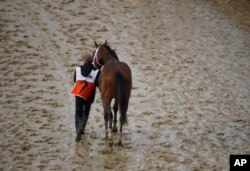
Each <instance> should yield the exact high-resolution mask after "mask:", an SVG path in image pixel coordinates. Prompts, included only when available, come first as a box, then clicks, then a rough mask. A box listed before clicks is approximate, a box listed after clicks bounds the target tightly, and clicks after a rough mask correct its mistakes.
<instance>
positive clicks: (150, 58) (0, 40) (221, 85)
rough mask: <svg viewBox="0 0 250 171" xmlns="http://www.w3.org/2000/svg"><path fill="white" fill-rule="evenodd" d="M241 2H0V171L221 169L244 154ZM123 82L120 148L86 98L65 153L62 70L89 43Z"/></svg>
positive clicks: (249, 122)
mask: <svg viewBox="0 0 250 171" xmlns="http://www.w3.org/2000/svg"><path fill="white" fill-rule="evenodd" d="M249 16H250V3H249V1H247V0H239V1H233V0H227V1H221V0H211V1H197V0H180V1H172V0H159V1H151V0H145V1H140V0H124V1H122V2H120V1H118V2H117V1H114V0H104V1H82V0H74V1H72V0H69V1H65V0H63V1H48V0H43V1H37V0H32V1H30V0H20V1H7V0H1V1H0V54H1V56H0V69H1V82H0V99H1V103H0V107H1V108H0V112H1V113H0V122H1V124H0V151H1V155H0V170H119V171H123V170H124V171H127V170H131V171H132V170H133V171H134V170H158V171H159V170H164V171H165V170H180V171H182V170H190V171H194V170H208V171H211V170H218V171H221V170H225V171H226V170H229V163H228V161H229V155H230V154H250V132H249V130H250V112H249V109H250V91H249V87H250V81H249V80H250V79H249V76H250V70H249V69H250V59H249V57H250V56H249V54H250V18H249ZM94 39H95V40H96V41H97V42H104V41H105V40H108V42H109V44H110V46H111V47H112V48H114V49H116V52H117V54H118V57H119V58H120V60H121V61H124V62H126V63H128V64H129V66H130V67H131V69H132V72H133V90H132V95H131V99H130V104H129V110H128V121H129V125H128V126H126V127H125V128H124V139H123V147H122V148H121V147H116V146H114V147H112V148H110V147H109V146H108V145H107V142H106V141H105V140H104V139H103V138H104V135H105V133H104V120H103V108H102V105H101V101H100V94H99V92H98V93H97V96H96V100H95V104H94V105H93V106H92V109H91V113H90V118H89V122H88V124H87V127H86V134H85V135H84V136H83V141H82V142H80V143H75V141H74V138H75V132H74V131H75V128H74V97H72V96H70V95H69V91H70V89H71V88H72V86H73V82H72V80H73V78H72V77H73V76H72V75H73V71H74V69H75V67H76V66H78V65H79V64H80V62H81V58H80V56H81V55H84V54H88V53H92V51H93V50H94V44H93V40H94Z"/></svg>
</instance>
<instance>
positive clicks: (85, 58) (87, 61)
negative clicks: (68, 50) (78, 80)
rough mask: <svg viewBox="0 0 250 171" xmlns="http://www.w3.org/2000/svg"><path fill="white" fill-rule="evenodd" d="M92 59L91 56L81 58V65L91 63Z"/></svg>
mask: <svg viewBox="0 0 250 171" xmlns="http://www.w3.org/2000/svg"><path fill="white" fill-rule="evenodd" d="M92 58H93V56H92V55H85V56H83V57H82V59H83V63H84V64H86V63H91V62H92Z"/></svg>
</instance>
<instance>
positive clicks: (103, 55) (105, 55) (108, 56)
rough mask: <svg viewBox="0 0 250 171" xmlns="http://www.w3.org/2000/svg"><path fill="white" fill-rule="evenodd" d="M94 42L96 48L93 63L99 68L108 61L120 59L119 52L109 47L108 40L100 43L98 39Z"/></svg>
mask: <svg viewBox="0 0 250 171" xmlns="http://www.w3.org/2000/svg"><path fill="white" fill-rule="evenodd" d="M94 43H95V47H96V49H95V51H94V52H93V63H94V65H95V66H96V67H97V68H98V69H100V68H101V67H102V66H104V65H105V63H106V62H107V61H110V60H118V61H119V59H118V57H117V54H116V53H115V51H114V50H112V49H111V48H110V47H109V45H108V43H107V40H106V41H105V43H103V44H99V45H98V44H97V43H96V41H94Z"/></svg>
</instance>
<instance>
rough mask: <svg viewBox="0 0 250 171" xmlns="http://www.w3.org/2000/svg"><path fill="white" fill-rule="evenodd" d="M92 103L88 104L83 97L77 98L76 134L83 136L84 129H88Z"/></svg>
mask: <svg viewBox="0 0 250 171" xmlns="http://www.w3.org/2000/svg"><path fill="white" fill-rule="evenodd" d="M91 104H92V103H91V102H88V101H86V100H84V99H82V98H81V97H78V96H76V99H75V107H76V109H75V126H76V133H77V134H83V133H84V129H85V127H86V124H87V121H88V117H89V111H90V107H91Z"/></svg>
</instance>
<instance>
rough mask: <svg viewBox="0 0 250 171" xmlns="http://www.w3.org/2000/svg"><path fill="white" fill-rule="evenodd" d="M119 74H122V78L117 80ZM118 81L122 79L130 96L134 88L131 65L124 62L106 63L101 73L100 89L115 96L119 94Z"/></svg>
mask: <svg viewBox="0 0 250 171" xmlns="http://www.w3.org/2000/svg"><path fill="white" fill-rule="evenodd" d="M117 75H120V77H121V78H120V79H119V80H117ZM117 81H122V84H123V86H124V89H125V90H126V91H127V93H128V95H129V96H130V92H131V88H132V74H131V69H130V68H129V66H128V65H127V64H126V63H124V62H114V63H109V64H107V65H105V67H104V68H103V70H102V72H101V75H100V83H101V84H100V90H101V92H102V93H103V95H104V96H110V98H115V97H116V96H117V94H116V91H115V90H116V89H117V85H118V83H117Z"/></svg>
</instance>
